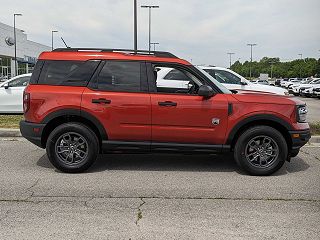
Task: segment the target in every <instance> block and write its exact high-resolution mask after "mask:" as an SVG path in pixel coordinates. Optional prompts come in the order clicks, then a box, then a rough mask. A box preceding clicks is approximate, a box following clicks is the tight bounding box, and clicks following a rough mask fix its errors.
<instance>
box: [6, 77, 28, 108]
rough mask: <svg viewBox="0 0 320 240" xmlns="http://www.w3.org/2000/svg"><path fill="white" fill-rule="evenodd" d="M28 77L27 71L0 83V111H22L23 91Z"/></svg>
mask: <svg viewBox="0 0 320 240" xmlns="http://www.w3.org/2000/svg"><path fill="white" fill-rule="evenodd" d="M30 78H31V73H28V74H22V75H19V76H16V77H13V78H11V79H9V80H7V81H5V82H3V83H0V113H23V103H22V102H23V100H22V97H23V91H24V89H25V88H26V86H27V85H28V84H29V81H30Z"/></svg>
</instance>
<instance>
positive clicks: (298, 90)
mask: <svg viewBox="0 0 320 240" xmlns="http://www.w3.org/2000/svg"><path fill="white" fill-rule="evenodd" d="M302 82H303V81H302ZM302 82H301V83H302ZM305 82H306V83H304V84H297V85H294V86H293V87H292V90H291V91H292V93H293V95H295V96H299V95H302V96H306V97H311V96H312V94H313V93H312V92H311V93H309V91H306V92H304V91H305V90H307V89H309V88H312V87H317V86H319V84H320V78H317V79H313V80H311V81H310V80H307V81H305ZM291 91H290V90H289V93H290V92H291Z"/></svg>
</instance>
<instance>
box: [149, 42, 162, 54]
mask: <svg viewBox="0 0 320 240" xmlns="http://www.w3.org/2000/svg"><path fill="white" fill-rule="evenodd" d="M159 44H160V43H158V42H152V43H150V45H153V51H154V52H155V51H156V45H159Z"/></svg>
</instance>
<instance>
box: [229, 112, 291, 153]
mask: <svg viewBox="0 0 320 240" xmlns="http://www.w3.org/2000/svg"><path fill="white" fill-rule="evenodd" d="M257 125H264V126H269V127H273V128H275V129H276V130H278V131H279V132H280V133H281V134H282V135H283V137H284V138H285V140H286V142H287V145H288V149H291V146H292V140H291V137H290V133H289V131H290V130H293V129H292V127H291V125H290V124H289V123H288V122H286V121H285V120H283V119H281V118H279V117H277V116H274V115H271V114H259V115H255V116H250V117H247V118H245V119H243V120H241V121H240V122H239V123H237V124H236V125H235V126H234V127H233V128H232V130H231V131H230V133H229V135H228V138H227V142H226V144H228V145H230V146H231V149H233V148H234V145H235V143H236V141H237V139H238V138H239V136H240V135H241V134H242V133H243V132H244V131H245V130H246V129H248V128H249V127H252V126H257Z"/></svg>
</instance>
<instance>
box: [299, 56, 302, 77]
mask: <svg viewBox="0 0 320 240" xmlns="http://www.w3.org/2000/svg"><path fill="white" fill-rule="evenodd" d="M298 55H299V56H300V59H301V60H302V53H299V54H298ZM301 76H302V62H301V63H300V78H301Z"/></svg>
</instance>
